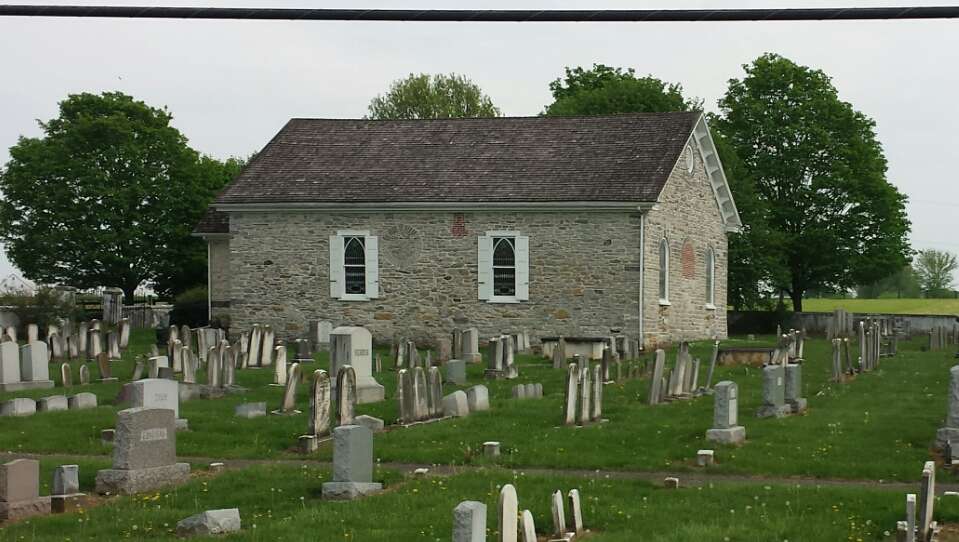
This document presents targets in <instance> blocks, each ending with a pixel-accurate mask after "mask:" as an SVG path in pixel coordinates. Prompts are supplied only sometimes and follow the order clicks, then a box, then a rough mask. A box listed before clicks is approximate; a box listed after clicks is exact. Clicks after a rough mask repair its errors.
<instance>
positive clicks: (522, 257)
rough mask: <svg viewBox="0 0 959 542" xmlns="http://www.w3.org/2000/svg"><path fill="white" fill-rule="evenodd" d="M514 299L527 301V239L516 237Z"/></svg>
mask: <svg viewBox="0 0 959 542" xmlns="http://www.w3.org/2000/svg"><path fill="white" fill-rule="evenodd" d="M516 299H518V300H520V301H527V300H528V299H529V237H526V236H524V235H518V236H516Z"/></svg>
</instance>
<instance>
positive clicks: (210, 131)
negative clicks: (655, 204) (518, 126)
mask: <svg viewBox="0 0 959 542" xmlns="http://www.w3.org/2000/svg"><path fill="white" fill-rule="evenodd" d="M17 3H36V4H44V3H70V4H90V5H102V4H112V5H142V4H152V3H154V2H147V1H146V0H143V1H140V2H136V1H134V2H129V1H120V0H94V1H82V0H74V1H70V2H67V1H63V0H50V1H49V2H30V1H29V0H18V2H17ZM939 3H941V2H939ZM717 4H719V3H718V2H706V1H692V0H659V1H646V2H641V1H630V2H616V1H609V0H606V1H603V0H592V1H565V2H549V1H537V2H533V1H525V2H516V1H499V2H475V1H473V2H466V1H457V2H455V3H454V2H450V1H446V2H438V1H425V0H405V1H403V2H397V1H394V2H385V1H372V0H367V1H365V2H362V3H351V2H345V1H343V2H336V3H334V2H324V1H319V0H317V1H313V2H296V1H287V2H283V3H274V2H268V1H260V2H250V1H246V0H237V1H233V2H220V1H214V0H207V1H200V2H192V1H184V0H179V1H176V2H174V3H172V4H169V5H203V6H233V7H243V6H269V7H318V8H319V7H327V8H334V7H349V8H358V7H364V8H424V9H428V8H453V7H455V8H476V9H577V8H578V9H604V8H608V9H627V8H629V9H656V8H662V9H667V8H672V9H679V8H711V7H716V5H717ZM723 4H725V3H723ZM923 4H926V5H933V4H937V2H935V1H933V0H927V1H925V2H922V1H915V0H893V1H886V0H875V1H871V2H858V1H855V0H829V1H801V0H796V1H793V2H782V1H774V0H765V1H751V0H740V1H739V2H737V3H736V4H735V5H724V6H723V7H744V8H746V7H834V6H837V5H841V6H854V5H855V6H897V5H923ZM764 52H776V53H779V54H781V55H784V56H786V57H788V58H790V59H792V60H794V61H796V62H799V63H800V64H804V65H807V66H811V67H815V68H820V69H822V70H824V71H825V72H826V73H828V74H829V75H831V76H832V77H833V80H834V84H835V85H836V87H837V88H838V89H839V93H840V95H841V97H842V98H843V99H844V100H847V101H849V102H851V103H852V104H853V105H854V107H855V108H856V109H858V110H860V111H862V112H863V113H865V114H866V115H868V116H870V117H872V118H873V119H875V120H876V122H877V125H878V135H879V140H880V141H881V142H882V144H883V147H884V149H885V152H886V157H887V158H888V160H889V174H888V177H889V180H890V181H891V182H892V183H893V184H895V185H896V186H897V187H899V189H900V190H901V191H902V192H904V193H905V194H907V195H908V196H909V199H910V204H909V207H908V210H909V218H910V219H911V220H912V224H913V226H912V231H913V233H912V243H913V247H915V248H920V249H921V248H938V249H945V250H949V251H952V252H959V235H957V232H959V227H957V226H959V218H957V215H959V182H957V181H959V178H957V175H956V166H955V162H956V151H955V148H956V143H957V142H959V139H957V134H956V130H955V128H950V126H954V125H955V123H956V117H957V116H959V101H957V100H956V95H957V92H959V20H951V21H876V22H801V23H786V22H769V23H758V22H752V23H559V24H554V23H387V22H361V23H347V22H286V21H283V22H271V21H185V20H124V19H50V18H21V17H6V18H0V162H3V163H5V162H6V161H7V160H8V159H9V155H8V153H7V149H8V148H9V147H10V146H12V145H13V144H15V143H16V141H17V137H19V136H20V135H27V136H36V135H39V129H38V127H37V123H36V120H37V119H43V120H46V119H49V118H51V117H53V116H55V115H56V111H57V102H58V101H59V100H62V99H63V98H64V97H66V96H67V95H68V94H70V93H77V92H83V91H87V92H101V91H109V90H120V91H123V92H126V93H128V94H131V95H133V96H135V97H136V98H138V99H141V100H144V101H146V102H147V103H148V104H151V105H155V106H167V107H168V108H169V110H170V111H171V112H172V113H173V115H174V124H175V125H176V127H177V128H179V129H180V130H181V131H182V132H183V133H184V134H185V135H186V136H187V137H188V138H189V139H190V143H191V144H192V145H193V147H194V148H196V149H198V150H199V151H201V152H204V153H208V154H211V155H213V156H216V157H219V158H226V157H228V156H246V155H248V154H250V153H251V152H253V151H256V150H258V149H259V148H261V147H262V146H263V145H264V144H266V142H267V141H268V140H269V138H270V137H271V136H272V135H273V134H274V133H275V132H276V131H277V130H278V129H279V128H280V127H281V126H282V125H283V124H284V123H285V122H286V121H287V119H289V118H290V117H335V118H355V117H361V116H362V115H364V114H365V113H366V106H367V104H368V102H369V100H370V98H372V97H373V96H375V95H376V94H378V93H381V92H383V91H384V90H385V89H386V88H387V86H388V85H389V83H390V82H391V81H393V80H394V79H397V78H401V77H404V76H406V75H407V74H409V73H411V72H417V73H418V72H429V73H435V72H457V73H461V74H465V75H466V76H468V77H470V78H472V79H473V80H474V81H476V82H477V83H478V84H479V85H480V86H481V87H482V88H483V89H484V90H485V91H486V93H487V94H489V95H490V96H491V97H492V98H493V101H494V103H495V104H496V105H497V106H499V107H500V109H502V111H503V113H504V114H506V115H535V114H537V113H539V112H540V111H542V109H543V106H544V105H545V104H547V103H548V102H549V101H550V95H549V90H548V87H547V85H548V83H549V82H550V81H551V80H553V79H555V78H557V77H559V76H561V75H562V73H563V67H564V66H578V65H581V66H590V65H591V64H593V63H602V64H607V65H611V66H622V67H631V68H634V69H635V70H636V71H637V73H639V74H642V75H645V74H652V75H654V76H656V77H659V78H661V79H664V80H666V81H670V82H677V83H681V84H682V85H683V87H684V89H685V93H686V95H687V96H698V97H700V98H703V99H704V100H705V106H706V109H707V110H713V111H715V110H716V101H717V99H718V98H719V97H720V96H721V95H722V94H723V93H724V92H725V90H726V86H727V81H728V80H729V79H730V78H739V77H742V75H743V70H742V64H744V63H748V62H751V61H752V60H753V59H755V58H756V57H757V56H759V55H761V54H762V53H764ZM13 270H14V269H13V267H12V266H11V265H10V263H9V261H7V259H6V257H5V256H0V277H2V276H5V275H7V274H8V273H10V272H11V271H13Z"/></svg>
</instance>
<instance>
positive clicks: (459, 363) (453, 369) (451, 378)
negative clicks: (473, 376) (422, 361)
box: [446, 359, 466, 386]
mask: <svg viewBox="0 0 959 542" xmlns="http://www.w3.org/2000/svg"><path fill="white" fill-rule="evenodd" d="M446 381H447V382H450V383H452V384H457V385H460V386H461V385H463V384H466V362H465V361H463V360H461V359H451V360H449V361H447V362H446Z"/></svg>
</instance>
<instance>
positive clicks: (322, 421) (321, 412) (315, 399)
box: [307, 369, 331, 437]
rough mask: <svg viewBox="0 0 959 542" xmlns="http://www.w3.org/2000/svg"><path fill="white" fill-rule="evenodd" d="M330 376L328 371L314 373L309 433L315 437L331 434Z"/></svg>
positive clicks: (318, 370)
mask: <svg viewBox="0 0 959 542" xmlns="http://www.w3.org/2000/svg"><path fill="white" fill-rule="evenodd" d="M330 392H331V390H330V376H329V375H328V374H327V373H326V371H324V370H322V369H317V370H315V371H313V385H312V389H311V390H310V420H309V427H308V429H307V432H308V433H309V434H310V435H313V436H314V437H322V436H325V435H328V434H329V433H330V395H331V393H330Z"/></svg>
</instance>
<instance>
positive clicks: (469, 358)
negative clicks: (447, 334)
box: [461, 327, 483, 363]
mask: <svg viewBox="0 0 959 542" xmlns="http://www.w3.org/2000/svg"><path fill="white" fill-rule="evenodd" d="M461 357H462V359H463V360H464V361H466V362H467V363H482V362H483V355H482V354H480V350H479V330H478V329H476V328H475V327H471V328H468V329H464V330H463V354H462V356H461Z"/></svg>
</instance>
